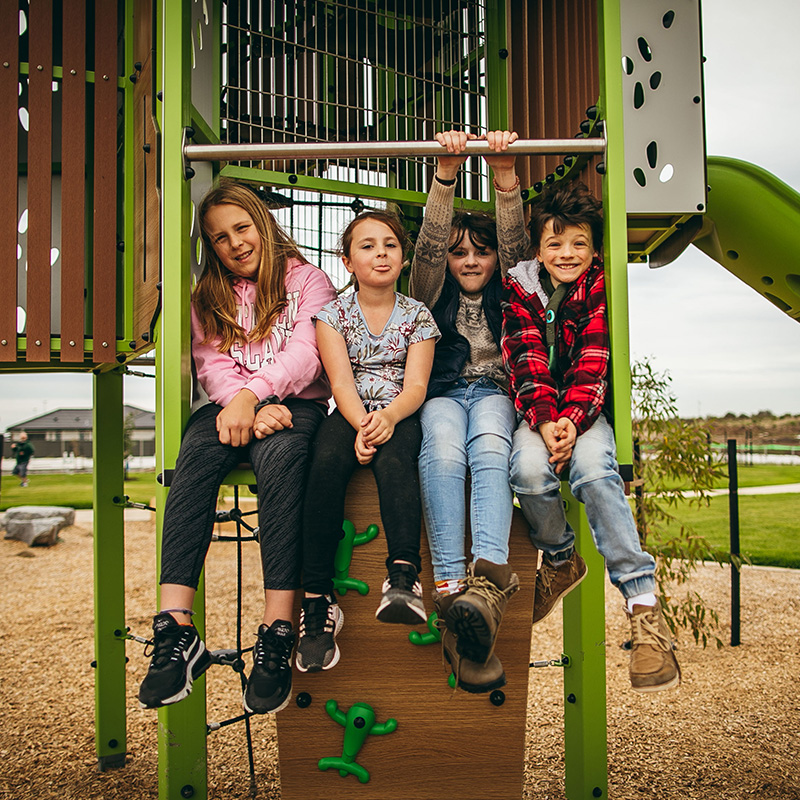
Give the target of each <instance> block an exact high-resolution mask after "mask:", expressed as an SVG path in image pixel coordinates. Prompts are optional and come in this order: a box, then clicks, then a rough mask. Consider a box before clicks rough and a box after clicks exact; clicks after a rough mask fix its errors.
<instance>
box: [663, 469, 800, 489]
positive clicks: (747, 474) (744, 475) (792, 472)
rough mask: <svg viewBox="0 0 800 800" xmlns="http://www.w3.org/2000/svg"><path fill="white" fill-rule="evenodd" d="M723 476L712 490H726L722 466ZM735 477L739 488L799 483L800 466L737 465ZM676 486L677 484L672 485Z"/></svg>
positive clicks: (726, 479)
mask: <svg viewBox="0 0 800 800" xmlns="http://www.w3.org/2000/svg"><path fill="white" fill-rule="evenodd" d="M722 468H723V470H724V471H725V474H724V475H723V477H722V478H720V479H719V480H718V481H717V482H716V484H715V486H714V488H716V489H727V488H728V466H727V464H723V466H722ZM737 477H738V480H739V488H740V489H742V488H744V487H746V486H777V485H779V484H783V483H800V466H791V465H786V464H753V465H751V466H745V465H744V464H741V463H740V464H738V470H737ZM672 486H677V482H674V483H672Z"/></svg>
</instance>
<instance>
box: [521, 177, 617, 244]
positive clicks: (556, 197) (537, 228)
mask: <svg viewBox="0 0 800 800" xmlns="http://www.w3.org/2000/svg"><path fill="white" fill-rule="evenodd" d="M551 220H552V222H553V231H554V232H555V233H556V234H559V235H560V234H562V233H563V232H564V228H566V227H567V226H570V225H588V227H589V230H590V231H591V232H592V247H593V248H594V249H595V250H596V251H597V252H598V253H601V252H602V251H603V204H602V203H601V202H600V201H599V200H598V199H597V198H596V197H595V196H594V195H593V194H592V193H591V192H590V191H589V187H588V186H586V184H585V183H564V182H563V181H559V182H557V183H551V184H550V185H548V186H546V187H545V189H544V191H543V192H542V193H541V195H539V197H538V199H536V200H534V202H533V203H531V221H530V226H529V227H530V234H531V243H532V244H533V248H534V251H535V252H538V250H539V246H540V244H541V241H542V233H543V231H544V227H545V225H547V223H548V222H550V221H551Z"/></svg>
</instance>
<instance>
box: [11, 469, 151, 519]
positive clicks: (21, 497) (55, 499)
mask: <svg viewBox="0 0 800 800" xmlns="http://www.w3.org/2000/svg"><path fill="white" fill-rule="evenodd" d="M28 479H29V482H30V483H29V485H28V486H27V487H26V488H24V489H23V488H22V487H21V486H20V485H19V479H18V478H16V477H15V476H13V475H3V478H2V485H1V486H0V489H2V491H0V511H5V510H6V509H7V508H11V507H12V506H67V507H70V508H91V507H92V474H91V473H90V472H81V473H76V474H75V475H64V474H48V475H41V474H37V473H35V472H33V473H29V474H28ZM155 487H156V483H155V473H153V472H132V473H130V476H129V480H127V481H125V494H126V495H128V497H129V498H130V499H131V500H132V501H134V502H136V503H148V504H149V503H150V501H151V500H152V499H153V497H154V495H155V492H156V489H155Z"/></svg>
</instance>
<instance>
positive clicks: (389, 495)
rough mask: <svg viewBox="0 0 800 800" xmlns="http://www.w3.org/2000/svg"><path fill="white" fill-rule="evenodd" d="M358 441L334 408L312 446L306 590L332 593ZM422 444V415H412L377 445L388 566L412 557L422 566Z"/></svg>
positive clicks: (375, 462)
mask: <svg viewBox="0 0 800 800" xmlns="http://www.w3.org/2000/svg"><path fill="white" fill-rule="evenodd" d="M355 441H356V432H355V430H354V429H353V427H352V425H350V423H349V422H348V421H347V420H346V419H345V418H344V417H343V416H342V414H341V412H339V411H338V410H334V412H333V413H332V414H331V415H330V416H329V417H328V418H327V419H326V420H325V422H323V423H322V425H321V426H320V429H319V432H318V433H317V436H316V437H315V439H314V443H313V444H312V446H311V452H312V456H311V466H310V468H309V477H308V491H307V493H306V500H305V511H304V514H303V588H304V589H305V590H306V591H307V592H312V593H314V594H317V593H318V594H327V593H329V592H331V591H332V590H333V581H332V578H333V570H334V559H335V557H336V549H337V547H338V546H339V540H340V539H341V538H342V522H343V521H344V505H345V495H346V493H347V485H348V484H349V483H350V478H351V477H352V475H353V472H354V471H355V469H356V467H358V459H357V458H356V453H355V449H354V445H355ZM421 442H422V431H421V428H420V424H419V417H418V416H417V414H413V415H412V416H410V417H407V418H406V419H404V420H402V421H401V422H399V423H398V424H397V425H396V426H395V429H394V434H393V435H392V438H391V439H389V441H388V442H386V444H382V445H380V446H379V447H378V452H377V453H375V457H374V458H373V459H372V462H371V463H370V465H369V466H370V467H371V469H372V472H373V474H374V475H375V482H376V483H377V485H378V500H379V502H380V510H381V520H382V521H383V527H384V533H385V535H386V545H387V548H388V550H389V557H388V558H387V559H386V564H387V567H388V565H389V564H390V563H391V562H393V561H408V562H410V563H411V564H413V565H414V566H415V567H416V568H417V570H418V571H419V569H420V558H419V534H420V527H421V524H422V506H421V503H420V492H419V471H418V469H417V459H418V457H419V448H420V444H421ZM376 521H377V520H376Z"/></svg>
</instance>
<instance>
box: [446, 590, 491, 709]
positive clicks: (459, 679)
mask: <svg viewBox="0 0 800 800" xmlns="http://www.w3.org/2000/svg"><path fill="white" fill-rule="evenodd" d="M462 595H463V593H462V592H458V593H456V594H449V595H442V594H439V593H438V592H436V591H434V592H433V604H434V606H435V608H436V614H437V615H438V617H439V629H440V631H441V633H442V659H443V660H444V661H445V662H446V663H447V664H449V665H450V667H451V669H452V671H453V674H454V675H455V678H456V686H457V687H458V688H459V689H463V690H464V691H465V692H470V693H472V694H482V693H484V692H491V691H493V690H494V689H499V688H500V687H501V686H505V684H506V674H505V672H504V670H503V665H502V664H501V663H500V659H499V658H498V657H497V656H495V655H492V657H491V658H490V659H489V661H488V662H487V663H486V664H477V663H475V662H474V661H470V660H469V659H468V658H463V657H462V656H461V655H459V653H458V642H457V637H456V635H455V634H454V633H453V632H452V631H451V630H450V629H449V628H448V627H447V624H446V622H445V614H446V613H447V611H448V610H449V609H450V607H451V606H452V605H453V603H454V602H455V601H456V600H457V599H458V598H460V597H461V596H462Z"/></svg>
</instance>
